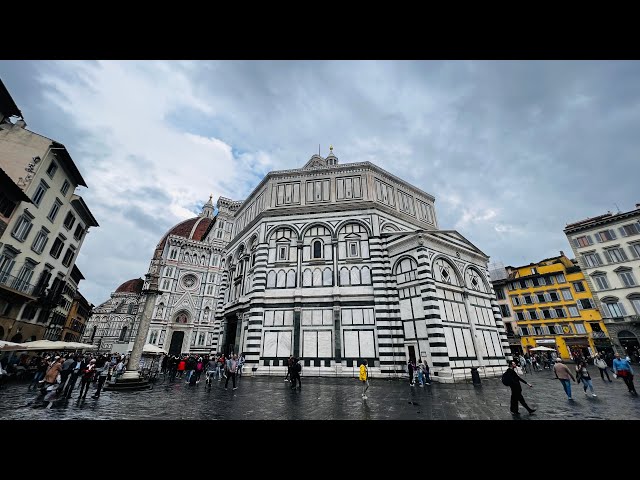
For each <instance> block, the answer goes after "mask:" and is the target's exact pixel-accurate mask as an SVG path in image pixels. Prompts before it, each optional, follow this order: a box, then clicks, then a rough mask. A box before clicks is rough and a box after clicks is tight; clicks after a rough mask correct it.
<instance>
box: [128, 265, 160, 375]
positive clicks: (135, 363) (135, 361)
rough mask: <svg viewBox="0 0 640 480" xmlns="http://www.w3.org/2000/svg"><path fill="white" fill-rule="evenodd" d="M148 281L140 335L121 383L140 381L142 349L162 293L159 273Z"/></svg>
mask: <svg viewBox="0 0 640 480" xmlns="http://www.w3.org/2000/svg"><path fill="white" fill-rule="evenodd" d="M148 279H149V287H148V288H147V289H146V290H143V291H142V293H143V294H144V295H145V297H146V298H145V302H144V309H143V310H142V317H141V318H140V323H139V324H138V333H137V335H136V339H135V341H134V342H133V349H132V350H131V355H130V356H129V362H128V363H127V371H126V372H125V373H124V374H123V375H122V377H121V378H120V379H119V380H120V381H122V380H129V379H131V380H133V379H138V377H139V375H138V367H139V365H140V358H141V357H142V349H143V348H144V345H145V343H146V341H147V335H148V334H149V325H151V317H152V316H153V309H154V307H155V303H156V297H157V296H158V294H159V293H160V292H159V290H158V273H157V272H155V271H153V273H150V274H148Z"/></svg>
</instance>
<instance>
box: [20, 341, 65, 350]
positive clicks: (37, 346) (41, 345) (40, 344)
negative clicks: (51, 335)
mask: <svg viewBox="0 0 640 480" xmlns="http://www.w3.org/2000/svg"><path fill="white" fill-rule="evenodd" d="M65 343H66V342H52V341H51V340H35V341H33V342H27V343H25V344H24V349H25V350H64V345H65Z"/></svg>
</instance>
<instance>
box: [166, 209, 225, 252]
mask: <svg viewBox="0 0 640 480" xmlns="http://www.w3.org/2000/svg"><path fill="white" fill-rule="evenodd" d="M213 222H214V219H213V218H209V217H203V216H198V217H194V218H190V219H189V220H185V221H183V222H180V223H179V224H177V225H176V226H174V227H172V228H170V229H169V231H168V232H167V233H165V234H164V236H163V237H162V239H161V240H160V242H159V243H158V245H157V246H156V254H155V257H156V258H158V257H159V256H161V255H162V251H163V250H164V246H165V244H166V243H167V238H169V235H176V236H178V237H184V238H188V239H189V240H197V241H198V242H201V241H203V240H204V237H205V236H206V235H207V232H208V231H209V229H210V227H211V225H212V224H213Z"/></svg>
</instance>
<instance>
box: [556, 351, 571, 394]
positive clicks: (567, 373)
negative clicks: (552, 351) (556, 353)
mask: <svg viewBox="0 0 640 480" xmlns="http://www.w3.org/2000/svg"><path fill="white" fill-rule="evenodd" d="M553 373H554V374H555V376H556V378H557V379H558V380H560V383H562V388H564V392H565V393H566V394H567V397H568V398H569V400H573V398H571V380H573V381H576V379H575V378H573V375H572V374H571V370H569V367H567V366H566V365H565V364H564V363H562V359H561V358H560V357H558V358H556V364H555V365H554V366H553ZM570 379H571V380H570Z"/></svg>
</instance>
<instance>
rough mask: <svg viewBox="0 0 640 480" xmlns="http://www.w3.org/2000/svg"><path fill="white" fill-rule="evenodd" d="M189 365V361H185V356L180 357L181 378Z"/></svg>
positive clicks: (179, 373) (179, 371)
mask: <svg viewBox="0 0 640 480" xmlns="http://www.w3.org/2000/svg"><path fill="white" fill-rule="evenodd" d="M186 366H187V362H186V361H185V359H184V357H183V358H181V359H180V363H178V376H179V377H180V378H182V375H183V374H184V369H185V367H186Z"/></svg>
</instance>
